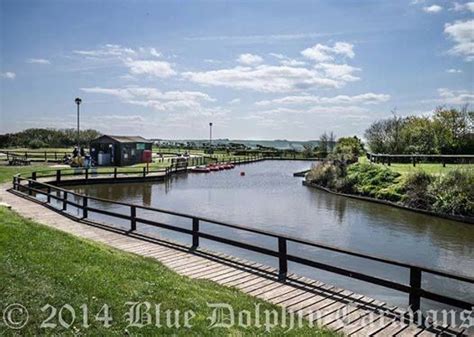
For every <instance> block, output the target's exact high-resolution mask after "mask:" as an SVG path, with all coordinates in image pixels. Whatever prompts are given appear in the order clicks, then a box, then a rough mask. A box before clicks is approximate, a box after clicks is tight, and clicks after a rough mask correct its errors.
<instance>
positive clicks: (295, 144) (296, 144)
mask: <svg viewBox="0 0 474 337" xmlns="http://www.w3.org/2000/svg"><path fill="white" fill-rule="evenodd" d="M151 140H152V141H160V142H170V143H187V142H193V143H195V144H196V145H198V146H200V145H203V144H207V143H209V140H208V139H180V140H167V139H151ZM212 143H213V144H215V145H217V144H224V145H225V144H229V143H238V144H244V145H246V146H249V147H251V148H256V147H257V145H260V146H265V147H273V148H276V149H280V150H289V149H295V150H301V149H303V145H306V144H309V145H311V146H312V147H315V146H317V145H318V144H319V141H317V140H308V141H298V140H286V139H276V140H242V139H213V140H212Z"/></svg>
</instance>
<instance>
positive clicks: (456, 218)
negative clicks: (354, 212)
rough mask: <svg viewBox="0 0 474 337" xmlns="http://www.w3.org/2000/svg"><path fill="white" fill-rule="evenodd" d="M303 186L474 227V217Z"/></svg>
mask: <svg viewBox="0 0 474 337" xmlns="http://www.w3.org/2000/svg"><path fill="white" fill-rule="evenodd" d="M303 186H307V187H312V188H316V189H319V190H322V191H324V192H327V193H331V194H334V195H338V196H341V197H347V198H352V199H357V200H362V201H367V202H374V203H378V204H382V205H386V206H392V207H396V208H400V209H404V210H406V211H412V212H416V213H421V214H426V215H431V216H435V217H438V218H444V219H448V220H454V221H459V222H462V223H465V224H468V225H474V217H467V216H462V215H451V214H443V213H436V212H432V211H428V210H424V209H420V208H413V207H408V206H403V205H400V204H397V203H395V202H392V201H388V200H383V199H375V198H371V197H366V196H362V195H357V194H348V193H340V192H336V191H333V190H331V189H329V188H327V187H324V186H321V185H318V184H315V183H309V182H307V181H305V180H303Z"/></svg>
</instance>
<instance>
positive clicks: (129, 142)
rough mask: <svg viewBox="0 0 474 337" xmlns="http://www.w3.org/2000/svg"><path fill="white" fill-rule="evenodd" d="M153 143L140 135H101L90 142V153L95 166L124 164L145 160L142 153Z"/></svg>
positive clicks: (149, 148)
mask: <svg viewBox="0 0 474 337" xmlns="http://www.w3.org/2000/svg"><path fill="white" fill-rule="evenodd" d="M152 145H153V143H152V142H151V141H149V140H146V139H145V138H143V137H140V136H110V135H103V136H100V137H99V138H96V139H94V140H93V141H91V143H90V155H91V158H92V160H93V161H94V162H95V163H96V165H97V166H126V165H134V164H138V163H143V162H145V160H144V155H143V153H144V152H145V150H149V151H151V146H152Z"/></svg>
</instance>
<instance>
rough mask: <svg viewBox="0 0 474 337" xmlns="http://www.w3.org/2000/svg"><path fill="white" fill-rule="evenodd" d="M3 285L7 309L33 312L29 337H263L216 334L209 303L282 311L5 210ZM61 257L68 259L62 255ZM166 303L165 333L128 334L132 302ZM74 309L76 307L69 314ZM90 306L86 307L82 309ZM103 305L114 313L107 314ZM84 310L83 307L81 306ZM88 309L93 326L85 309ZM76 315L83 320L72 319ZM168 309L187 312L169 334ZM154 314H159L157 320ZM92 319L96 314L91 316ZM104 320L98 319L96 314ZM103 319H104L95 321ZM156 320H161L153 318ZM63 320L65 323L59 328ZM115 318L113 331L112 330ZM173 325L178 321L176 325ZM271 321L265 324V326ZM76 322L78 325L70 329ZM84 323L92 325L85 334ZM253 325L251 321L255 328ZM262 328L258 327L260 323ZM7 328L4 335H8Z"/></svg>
mask: <svg viewBox="0 0 474 337" xmlns="http://www.w3.org/2000/svg"><path fill="white" fill-rule="evenodd" d="M0 217H1V218H2V219H3V221H2V222H1V223H0V233H1V235H0V256H1V258H0V269H1V272H0V283H1V284H2V285H3V288H2V300H1V304H2V305H1V306H2V308H3V307H6V306H7V305H9V304H11V303H21V304H22V305H23V306H24V307H25V308H27V310H28V312H29V321H28V323H27V324H26V326H25V327H24V328H22V329H21V332H22V334H24V335H34V334H44V333H45V332H48V331H49V333H59V334H61V333H68V332H71V333H74V334H81V335H82V334H83V335H115V334H121V335H123V334H125V335H127V334H133V333H140V334H144V335H150V334H154V335H157V334H159V335H171V334H176V335H183V336H188V335H190V334H191V335H201V336H203V335H206V336H209V335H216V336H217V335H224V334H225V335H227V334H236V335H241V334H262V333H264V332H265V331H264V327H261V328H255V327H253V326H252V324H250V326H249V327H241V326H238V325H237V324H235V325H234V326H233V327H230V328H214V329H209V324H210V322H209V320H208V319H207V317H210V316H212V308H211V307H210V306H209V305H208V303H226V304H229V305H231V306H232V307H233V309H234V310H235V311H236V312H238V311H241V310H249V311H250V312H254V309H255V305H257V304H259V305H260V309H261V312H262V314H263V312H264V310H266V309H267V310H273V309H275V310H277V311H278V312H281V309H278V307H276V306H274V305H271V304H269V303H267V302H264V301H261V300H258V299H255V298H253V297H250V296H248V295H245V294H243V293H242V292H240V291H238V290H236V289H232V288H227V287H223V286H220V285H217V284H215V283H213V282H208V281H203V280H191V279H189V278H187V277H184V276H181V275H178V274H176V273H175V272H173V271H171V270H169V269H168V268H166V267H165V266H163V265H162V264H161V263H159V262H157V261H156V260H154V259H152V258H144V257H140V256H137V255H134V254H130V253H125V252H121V251H118V250H116V249H113V248H110V247H107V246H105V245H102V244H98V243H93V242H91V241H88V240H84V239H78V238H76V237H73V236H72V235H69V234H66V233H62V232H60V231H57V230H53V229H50V228H47V227H45V226H43V225H40V224H38V223H35V222H33V221H30V220H27V219H25V218H23V217H21V216H19V215H18V214H16V213H15V212H13V211H11V210H8V209H7V208H5V207H0ZM58 252H61V253H60V254H58ZM142 301H143V302H145V301H147V302H150V303H153V304H160V303H161V307H160V312H161V313H162V316H163V318H162V320H161V324H162V326H160V327H158V326H156V325H155V324H154V323H155V322H154V321H153V323H152V324H148V325H145V326H143V327H141V328H140V327H128V322H127V321H126V317H125V316H124V314H125V313H126V312H127V309H129V306H127V305H126V303H127V302H142ZM46 304H49V305H50V306H52V307H54V308H57V309H58V311H59V310H60V309H61V308H62V307H63V308H65V309H63V310H62V316H58V313H56V315H55V316H53V318H52V319H51V320H50V321H48V323H51V324H54V326H50V327H49V328H44V327H43V328H41V327H40V325H41V323H42V322H44V320H46V319H47V318H48V316H49V314H50V313H51V310H53V309H52V308H49V309H47V310H46V311H42V310H41V308H43V306H45V305H46ZM65 305H70V307H65ZM83 305H85V306H83ZM104 305H107V306H108V310H109V311H108V312H107V311H106V309H105V307H104ZM81 306H83V307H81ZM86 307H87V310H88V312H87V313H86V317H87V318H86V319H85V318H84V316H83V314H84V310H85V309H84V308H86ZM71 308H72V310H73V311H75V312H76V319H75V321H74V319H73V318H72V317H71ZM166 310H179V311H180V312H181V316H180V318H179V319H180V321H179V326H178V327H167V326H166V323H165V322H166V321H165V319H166V318H165V316H164V313H165V312H166ZM186 310H192V311H193V312H195V313H196V315H195V316H194V317H193V318H192V320H191V321H190V322H191V325H192V327H188V328H186V327H183V319H184V318H183V316H182V315H183V313H184V312H185V311H186ZM154 312H155V311H154V309H153V313H154ZM87 314H89V315H88V316H87ZM97 314H98V315H97ZM96 315H97V316H96ZM153 316H154V315H153ZM59 317H61V319H63V322H61V321H58V318H59ZM107 317H110V321H108V323H109V324H110V327H107V324H106V323H107ZM173 319H174V318H173ZM263 319H264V317H262V322H263ZM72 321H74V322H73V323H71V322H72ZM84 322H86V323H88V324H89V327H86V326H85V324H84ZM251 323H252V322H251ZM253 323H255V322H253ZM5 329H6V328H5V327H2V328H1V330H0V333H1V334H3V333H4V332H6V330H5ZM284 330H285V329H283V328H278V327H276V328H274V329H272V330H271V331H270V333H269V335H270V336H272V335H275V336H279V335H281V334H282V333H283V332H284ZM286 334H287V335H289V336H301V335H314V336H332V335H335V334H333V333H331V332H328V331H327V330H322V329H318V328H310V327H303V328H301V329H296V330H292V331H289V332H287V333H286Z"/></svg>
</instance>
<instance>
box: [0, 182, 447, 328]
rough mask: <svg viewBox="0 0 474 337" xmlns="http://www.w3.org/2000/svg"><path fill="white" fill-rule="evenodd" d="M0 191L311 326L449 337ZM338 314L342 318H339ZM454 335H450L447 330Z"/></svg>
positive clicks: (322, 291) (260, 270) (396, 313)
mask: <svg viewBox="0 0 474 337" xmlns="http://www.w3.org/2000/svg"><path fill="white" fill-rule="evenodd" d="M9 186H10V184H5V185H3V186H0V201H1V202H4V203H7V204H9V205H11V206H12V209H13V210H15V211H16V212H18V213H19V214H21V215H22V216H24V217H27V218H31V219H33V220H35V221H37V222H39V223H42V224H44V225H46V226H48V227H53V228H56V229H59V230H62V231H64V232H67V233H70V234H73V235H76V236H78V237H81V238H85V239H88V240H92V241H95V242H99V243H102V244H106V245H108V246H110V247H114V248H117V249H120V250H123V251H127V252H131V253H134V254H137V255H141V256H147V257H151V258H154V259H156V260H158V261H159V262H161V263H163V264H164V265H165V266H167V267H169V268H170V269H172V270H174V271H175V272H177V273H179V274H181V275H185V276H188V277H191V278H196V279H197V278H199V279H207V280H211V281H214V282H217V283H219V284H221V285H224V286H229V287H236V288H238V289H240V290H241V291H243V292H244V293H247V294H249V295H251V296H255V297H258V298H260V299H263V300H266V301H268V302H271V303H274V304H276V305H279V306H283V307H285V308H286V310H288V311H293V312H301V313H303V314H304V315H305V317H306V318H307V319H310V320H312V321H314V323H315V324H318V325H324V326H326V327H328V328H330V329H333V330H336V331H339V332H342V333H344V334H346V335H350V336H368V335H376V336H392V335H397V336H415V335H416V336H435V335H440V333H441V335H446V336H452V335H454V333H448V330H446V329H445V330H443V329H442V328H440V329H437V330H436V331H432V332H430V331H428V330H426V329H423V328H420V327H418V326H416V325H414V324H407V323H404V322H402V321H401V320H400V319H399V318H400V317H401V316H402V315H403V311H402V310H401V309H399V308H397V307H391V306H388V305H386V304H385V303H382V302H380V301H377V300H374V299H372V298H368V297H366V296H363V295H359V294H354V293H352V292H351V291H348V290H344V289H341V288H337V287H334V286H331V285H328V284H324V283H322V282H319V281H315V280H311V279H308V278H305V277H300V276H297V275H294V274H289V275H288V279H287V280H286V281H285V282H280V281H278V271H277V270H276V269H274V268H271V267H268V266H264V265H261V264H258V263H253V262H249V261H245V260H242V259H237V258H234V257H230V256H227V255H223V254H216V253H213V252H209V251H206V250H204V249H198V250H194V251H193V250H190V248H189V247H187V246H183V245H179V244H176V243H171V242H168V241H163V240H160V239H159V238H156V237H154V238H152V237H144V236H140V235H137V234H130V233H126V232H123V231H120V230H118V229H114V228H111V227H108V226H104V225H99V224H95V223H90V222H87V221H80V222H79V221H74V220H72V219H70V218H68V217H65V216H64V215H62V214H61V213H59V212H57V211H54V210H52V209H51V208H49V207H45V206H43V205H42V204H41V203H39V202H35V201H30V200H28V199H26V198H23V197H21V196H17V195H15V194H13V193H10V192H8V191H6V188H8V187H9ZM341 312H345V313H346V315H345V317H344V318H343V319H342V318H341V316H340V313H341ZM451 332H452V331H451Z"/></svg>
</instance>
